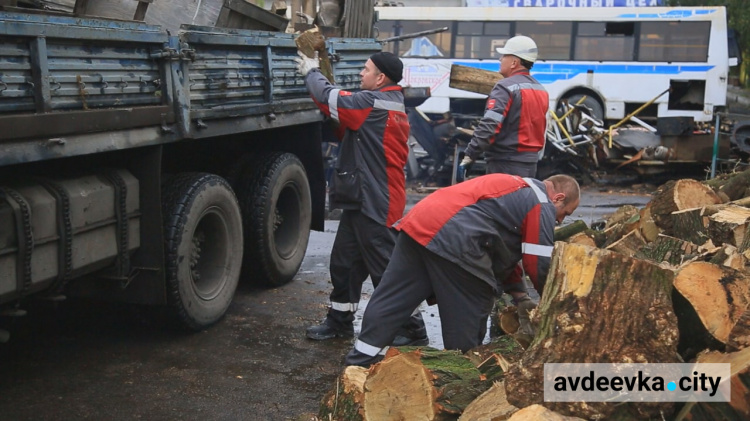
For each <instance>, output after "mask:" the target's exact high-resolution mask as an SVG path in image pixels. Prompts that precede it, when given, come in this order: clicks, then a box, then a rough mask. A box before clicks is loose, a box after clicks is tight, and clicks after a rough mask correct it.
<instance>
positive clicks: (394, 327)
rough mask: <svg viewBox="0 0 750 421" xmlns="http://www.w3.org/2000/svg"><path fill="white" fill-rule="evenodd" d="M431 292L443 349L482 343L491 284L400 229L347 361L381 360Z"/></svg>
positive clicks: (463, 348) (367, 362)
mask: <svg viewBox="0 0 750 421" xmlns="http://www.w3.org/2000/svg"><path fill="white" fill-rule="evenodd" d="M431 296H434V297H435V298H436V299H437V303H438V308H439V311H440V324H441V329H442V333H443V344H444V345H445V349H458V350H461V351H462V352H466V351H468V350H469V349H471V348H474V347H476V346H478V345H480V344H481V343H482V340H483V339H484V336H485V333H486V330H487V317H488V316H489V314H490V311H491V310H492V305H493V302H494V297H495V291H494V288H493V287H491V286H490V284H488V283H487V282H485V281H483V280H482V279H480V278H478V277H476V276H474V275H472V274H471V273H469V272H467V271H466V270H464V269H462V268H461V267H460V266H459V265H457V264H455V263H453V262H450V261H448V260H446V259H444V258H442V257H440V256H438V255H437V254H435V253H432V252H431V251H429V250H427V249H426V248H424V247H423V246H422V245H421V244H419V243H417V242H416V241H414V240H413V239H412V238H411V237H409V236H408V235H407V234H405V233H401V234H399V236H398V239H397V240H396V248H395V249H394V251H393V257H392V259H391V263H390V264H389V265H388V269H386V271H385V273H384V274H383V279H382V280H381V282H380V285H379V286H378V288H376V289H375V292H374V293H373V294H372V297H371V298H370V302H369V303H368V304H367V308H366V309H365V314H364V318H363V319H362V331H361V333H360V334H359V337H358V338H357V341H356V343H355V346H354V349H352V350H351V351H350V352H349V354H348V355H347V356H346V360H345V363H346V364H347V365H360V366H364V367H366V366H369V365H370V364H373V363H375V362H377V361H379V360H380V359H381V358H382V355H383V354H384V351H385V347H386V346H388V345H389V344H390V343H391V342H392V341H393V338H394V337H395V336H396V333H397V332H398V330H399V327H400V326H401V325H403V324H404V323H405V322H406V321H407V320H409V316H410V315H411V314H412V311H414V309H415V308H417V306H419V304H420V303H421V302H422V301H423V300H425V299H427V298H429V297H431Z"/></svg>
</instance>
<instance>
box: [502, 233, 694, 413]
mask: <svg viewBox="0 0 750 421" xmlns="http://www.w3.org/2000/svg"><path fill="white" fill-rule="evenodd" d="M673 278H674V274H673V272H672V271H670V270H667V269H663V268H661V267H659V266H657V265H655V264H653V263H650V262H647V261H644V260H637V259H632V258H628V257H626V256H623V255H620V254H617V253H612V252H609V251H606V250H601V249H593V248H590V247H586V246H581V245H577V244H566V243H561V242H558V243H555V252H554V253H553V257H552V262H551V266H550V272H549V275H548V277H547V284H546V286H545V288H544V294H543V295H542V300H541V302H540V304H539V308H538V314H539V317H540V319H541V320H540V323H539V325H538V329H537V333H536V336H535V337H534V340H533V342H532V343H531V346H530V347H529V348H528V349H527V350H526V352H525V353H524V355H523V357H522V358H521V361H520V362H519V363H518V364H514V365H512V366H511V368H510V370H509V371H508V373H507V374H506V376H505V385H506V389H507V392H508V400H509V402H510V403H511V404H513V405H515V406H517V407H519V408H524V407H527V406H529V405H533V404H544V405H545V406H546V407H547V408H549V409H552V410H554V411H556V412H559V413H561V414H565V415H574V416H579V417H582V418H594V417H600V418H604V419H609V418H611V416H612V415H613V414H615V413H617V415H618V417H620V418H621V419H627V418H631V419H644V418H646V417H657V416H660V414H661V413H664V414H670V413H671V412H672V410H673V404H672V403H639V404H635V403H632V404H631V403H627V404H623V403H604V402H589V403H581V402H546V403H545V402H544V394H543V384H544V378H543V370H544V364H545V363H566V362H596V363H620V362H634V363H639V362H650V363H656V362H661V363H674V362H678V361H679V356H678V354H677V339H678V336H679V333H678V331H677V319H676V317H675V315H674V312H673V310H672V300H671V291H672V281H673Z"/></svg>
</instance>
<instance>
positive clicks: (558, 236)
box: [555, 219, 589, 241]
mask: <svg viewBox="0 0 750 421" xmlns="http://www.w3.org/2000/svg"><path fill="white" fill-rule="evenodd" d="M588 228H589V227H588V225H586V223H585V222H583V221H582V220H580V219H579V220H578V221H575V222H573V223H572V224H568V225H565V226H564V227H560V228H556V229H555V241H564V240H566V239H568V238H570V237H572V236H574V235H576V234H578V233H579V232H583V231H586V230H587V229H588Z"/></svg>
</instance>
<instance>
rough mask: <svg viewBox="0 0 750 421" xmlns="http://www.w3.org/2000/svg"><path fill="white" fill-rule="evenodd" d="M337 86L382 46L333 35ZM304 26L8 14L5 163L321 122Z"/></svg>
mask: <svg viewBox="0 0 750 421" xmlns="http://www.w3.org/2000/svg"><path fill="white" fill-rule="evenodd" d="M328 47H329V52H330V54H332V57H334V60H333V62H334V63H333V64H334V75H335V82H336V84H337V85H339V86H341V87H343V88H344V89H356V88H358V86H359V77H358V74H359V71H360V70H361V68H362V67H363V66H364V62H365V61H366V60H367V58H368V57H369V56H370V55H371V54H372V53H374V52H375V51H379V50H380V49H381V46H380V44H378V43H377V42H376V41H375V40H373V39H335V38H332V39H329V40H328ZM296 54H297V47H296V45H295V42H294V35H291V34H282V33H274V32H264V31H248V30H234V29H220V28H210V27H198V26H186V25H183V26H182V28H181V30H180V31H179V33H178V34H177V35H170V34H169V33H167V31H165V30H162V29H161V28H160V27H158V26H152V25H146V24H142V23H135V22H123V21H112V20H103V19H85V18H73V17H65V16H49V15H34V14H19V13H7V12H0V147H2V149H3V151H4V153H3V154H0V166H6V165H12V164H19V163H25V162H33V161H40V160H45V159H53V158H59V157H71V156H76V155H85V154H90V153H95V152H102V151H107V150H121V149H127V148H133V147H139V146H147V145H155V144H162V143H169V142H177V141H185V140H189V139H200V138H209V137H215V136H222V135H230V134H235V133H242V132H251V131H256V130H264V129H270V128H276V127H283V126H287V125H296V124H301V123H306V122H315V121H319V120H320V119H321V118H322V116H321V114H320V113H319V112H318V110H317V108H316V107H315V105H314V104H313V102H312V100H311V99H310V98H309V95H308V94H307V91H306V89H305V86H304V80H303V78H302V77H301V76H300V75H298V74H297V73H296V71H295V67H296V66H295V62H294V58H295V57H296V56H297V55H296Z"/></svg>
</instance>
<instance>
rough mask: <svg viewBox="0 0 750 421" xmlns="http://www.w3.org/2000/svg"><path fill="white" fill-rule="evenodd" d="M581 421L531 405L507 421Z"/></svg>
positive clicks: (540, 406)
mask: <svg viewBox="0 0 750 421" xmlns="http://www.w3.org/2000/svg"><path fill="white" fill-rule="evenodd" d="M538 420H544V421H578V420H580V421H583V418H578V417H567V416H565V415H560V414H558V413H556V412H554V411H550V410H549V409H547V408H545V407H543V406H542V405H531V406H529V407H526V408H524V409H521V410H520V411H518V412H516V413H514V414H513V416H511V417H510V418H508V421H538Z"/></svg>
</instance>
